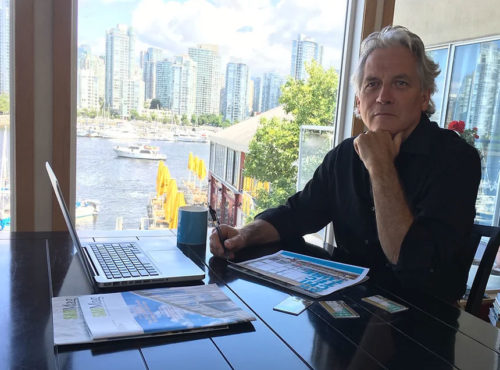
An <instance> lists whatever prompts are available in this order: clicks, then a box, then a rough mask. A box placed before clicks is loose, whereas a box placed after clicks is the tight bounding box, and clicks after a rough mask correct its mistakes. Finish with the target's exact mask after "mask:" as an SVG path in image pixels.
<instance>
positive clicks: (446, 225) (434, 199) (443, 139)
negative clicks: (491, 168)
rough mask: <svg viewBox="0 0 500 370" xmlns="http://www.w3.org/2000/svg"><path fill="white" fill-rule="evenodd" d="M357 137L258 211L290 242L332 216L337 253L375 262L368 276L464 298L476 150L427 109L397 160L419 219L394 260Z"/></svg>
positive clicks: (475, 183)
mask: <svg viewBox="0 0 500 370" xmlns="http://www.w3.org/2000/svg"><path fill="white" fill-rule="evenodd" d="M353 140H354V139H353V138H350V139H346V140H344V141H343V142H342V143H341V144H340V145H338V146H337V147H336V148H335V149H333V150H331V151H330V152H329V153H328V154H327V155H326V157H325V159H324V160H323V162H322V164H321V165H320V166H319V167H318V168H317V169H316V172H315V173H314V176H313V178H312V179H311V181H309V182H308V183H307V185H306V186H305V188H304V190H303V191H300V192H298V193H296V194H295V195H293V196H291V197H290V198H289V199H288V201H287V203H286V205H284V206H279V207H277V208H273V209H269V210H266V211H264V212H263V213H261V214H260V215H258V216H257V218H259V219H263V220H266V221H268V222H270V223H271V224H272V225H273V226H274V227H275V228H276V229H277V230H278V232H279V234H280V238H281V240H284V241H286V240H293V239H295V238H298V237H301V236H302V235H305V234H309V233H312V232H316V231H318V230H320V229H321V228H322V227H324V226H325V225H327V224H328V223H329V222H330V221H332V222H333V226H334V231H335V240H336V244H337V248H335V254H334V256H333V257H334V258H335V259H337V260H340V261H343V262H346V263H351V264H356V265H361V266H365V267H369V268H370V274H369V275H370V277H371V278H372V279H375V280H377V281H378V282H380V283H381V284H383V285H386V286H388V287H390V286H393V287H395V288H403V289H412V288H423V289H425V290H427V291H428V292H431V293H433V294H435V295H438V296H440V297H442V298H444V299H445V300H448V301H454V300H457V299H459V298H460V297H461V296H462V295H463V293H464V291H465V284H466V281H467V275H468V271H469V268H470V264H471V262H472V258H473V255H474V251H473V250H471V248H470V245H469V235H470V230H471V227H472V224H473V222H474V216H475V200H476V196H477V190H478V186H479V181H480V178H481V165H480V158H479V155H478V152H477V150H476V149H474V148H473V147H472V146H470V145H469V144H467V143H466V142H465V141H464V140H462V139H461V138H460V137H459V136H458V135H457V134H456V133H455V132H452V131H450V130H445V129H441V128H439V127H438V125H437V124H436V123H434V122H430V121H429V119H428V118H427V116H426V115H424V114H422V118H421V120H420V123H419V124H418V126H417V127H416V128H415V130H414V131H413V132H412V133H411V134H410V136H409V137H408V138H407V139H406V140H405V141H404V142H403V143H402V145H401V148H400V152H399V155H398V156H397V157H396V160H395V165H396V169H397V171H398V174H399V178H400V182H401V185H402V188H403V191H404V194H405V196H406V200H407V202H408V205H409V207H410V210H411V212H412V213H413V216H414V222H413V224H412V225H411V227H410V229H409V230H408V233H407V234H406V236H405V238H404V240H403V243H402V245H401V250H400V254H399V260H398V262H397V264H395V265H393V264H391V263H389V261H388V259H387V258H386V257H385V255H384V252H383V250H382V247H381V245H380V242H379V239H378V233H377V221H376V218H375V208H374V203H373V196H372V191H371V184H370V176H369V174H368V171H367V170H366V168H365V166H364V164H363V162H362V161H361V159H360V158H359V156H358V154H357V153H356V151H355V150H354V146H353Z"/></svg>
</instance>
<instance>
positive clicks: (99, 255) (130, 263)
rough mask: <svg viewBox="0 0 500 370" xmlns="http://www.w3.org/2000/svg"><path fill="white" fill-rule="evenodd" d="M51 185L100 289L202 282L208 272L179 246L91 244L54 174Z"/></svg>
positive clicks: (82, 256) (87, 267)
mask: <svg viewBox="0 0 500 370" xmlns="http://www.w3.org/2000/svg"><path fill="white" fill-rule="evenodd" d="M45 167H46V168H47V173H48V174H49V178H50V182H51V183H52V187H53V188H54V193H55V194H56V198H57V201H58V202H59V206H60V207H61V211H62V213H63V216H64V220H65V221H66V225H67V226H68V230H69V233H70V235H71V238H72V239H73V243H74V244H75V246H76V248H77V250H78V254H79V255H80V259H81V261H82V262H83V265H84V267H85V269H86V270H87V274H88V275H89V277H90V278H91V279H92V280H93V282H94V284H95V285H96V286H97V287H99V288H110V287H116V286H127V285H131V286H134V285H142V284H158V283H165V282H179V281H192V280H201V279H203V278H205V272H204V271H203V270H202V269H201V268H199V267H198V266H197V265H196V264H195V263H194V262H193V261H191V260H190V259H189V258H188V257H187V256H185V255H184V254H183V253H182V252H181V251H180V250H179V249H178V248H177V247H176V246H175V245H164V244H153V243H145V244H144V245H140V244H139V243H137V242H120V241H118V242H115V241H114V242H105V243H104V242H87V243H82V242H80V239H79V238H78V235H77V233H76V230H75V227H74V226H73V223H72V221H71V217H70V216H69V211H68V207H67V206H66V203H65V202H64V198H63V196H62V191H61V188H60V186H59V182H58V181H57V178H56V175H55V174H54V171H53V170H52V168H51V167H50V164H49V163H48V162H46V163H45Z"/></svg>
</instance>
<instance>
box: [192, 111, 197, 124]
mask: <svg viewBox="0 0 500 370" xmlns="http://www.w3.org/2000/svg"><path fill="white" fill-rule="evenodd" d="M191 123H192V124H193V125H197V124H198V117H196V114H194V113H193V114H192V115H191Z"/></svg>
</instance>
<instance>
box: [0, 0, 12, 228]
mask: <svg viewBox="0 0 500 370" xmlns="http://www.w3.org/2000/svg"><path fill="white" fill-rule="evenodd" d="M10 29H11V23H10V0H0V156H1V157H0V231H4V230H9V229H10V198H11V189H10V174H9V168H10V165H9V163H10Z"/></svg>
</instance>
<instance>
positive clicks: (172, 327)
mask: <svg viewBox="0 0 500 370" xmlns="http://www.w3.org/2000/svg"><path fill="white" fill-rule="evenodd" d="M52 315H53V323H54V344H55V345H65V344H77V343H91V342H98V341H105V340H110V339H124V338H135V337H145V336H152V335H172V334H179V333H186V332H199V331H206V330H217V329H222V328H227V327H228V325H230V324H236V323H242V322H248V321H252V320H255V317H254V316H253V315H251V314H248V313H247V312H245V311H243V310H242V309H241V308H239V307H238V306H237V305H236V304H235V303H234V302H233V301H231V299H229V297H227V296H226V295H225V294H224V293H223V292H222V290H220V288H218V287H217V285H215V284H210V285H195V286H187V287H175V288H158V289H147V290H136V291H129V292H120V293H107V294H93V295H84V296H79V297H75V296H71V297H54V298H52Z"/></svg>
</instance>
